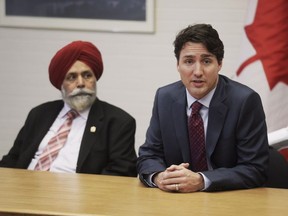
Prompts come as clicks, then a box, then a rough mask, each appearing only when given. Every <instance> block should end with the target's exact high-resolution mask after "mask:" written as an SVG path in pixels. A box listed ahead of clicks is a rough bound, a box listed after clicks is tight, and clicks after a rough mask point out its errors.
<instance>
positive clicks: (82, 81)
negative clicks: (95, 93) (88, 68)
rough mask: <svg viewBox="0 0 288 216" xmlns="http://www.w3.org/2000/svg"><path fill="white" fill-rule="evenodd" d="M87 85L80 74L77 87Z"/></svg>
mask: <svg viewBox="0 0 288 216" xmlns="http://www.w3.org/2000/svg"><path fill="white" fill-rule="evenodd" d="M84 87H85V81H84V79H83V77H82V76H78V78H77V88H84Z"/></svg>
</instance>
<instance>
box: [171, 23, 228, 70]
mask: <svg viewBox="0 0 288 216" xmlns="http://www.w3.org/2000/svg"><path fill="white" fill-rule="evenodd" d="M187 42H193V43H202V44H203V45H204V46H205V47H206V48H207V50H208V51H209V52H210V53H212V54H213V55H215V56H216V58H217V61H218V63H219V64H221V63H222V59H223V57H224V45H223V43H222V41H221V40H220V38H219V35H218V32H217V31H216V30H215V29H214V28H213V27H212V26H211V25H209V24H195V25H189V26H188V27H187V28H185V29H183V30H181V31H180V32H179V33H178V34H177V36H176V39H175V41H174V43H173V44H174V53H175V57H176V59H177V61H179V56H180V52H181V50H182V48H183V46H184V44H185V43H187Z"/></svg>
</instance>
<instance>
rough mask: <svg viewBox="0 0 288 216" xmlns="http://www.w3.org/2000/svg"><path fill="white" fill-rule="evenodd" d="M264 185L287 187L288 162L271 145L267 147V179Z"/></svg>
mask: <svg viewBox="0 0 288 216" xmlns="http://www.w3.org/2000/svg"><path fill="white" fill-rule="evenodd" d="M265 186H266V187H271V188H287V189H288V162H287V161H286V159H285V158H284V157H283V155H281V154H280V153H279V152H278V151H277V150H276V149H275V148H273V147H269V168H268V180H267V182H266V184H265Z"/></svg>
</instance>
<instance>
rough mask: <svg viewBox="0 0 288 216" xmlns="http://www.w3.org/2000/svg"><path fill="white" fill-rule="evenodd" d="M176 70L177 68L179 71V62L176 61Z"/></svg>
mask: <svg viewBox="0 0 288 216" xmlns="http://www.w3.org/2000/svg"><path fill="white" fill-rule="evenodd" d="M177 70H178V72H180V71H179V62H178V61H177Z"/></svg>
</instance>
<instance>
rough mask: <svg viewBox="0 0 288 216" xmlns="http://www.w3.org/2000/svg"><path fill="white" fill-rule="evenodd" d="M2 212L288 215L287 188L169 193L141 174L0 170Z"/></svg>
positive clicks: (176, 215)
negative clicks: (148, 184) (143, 180)
mask: <svg viewBox="0 0 288 216" xmlns="http://www.w3.org/2000/svg"><path fill="white" fill-rule="evenodd" d="M0 191H1V196H0V215H70V216H71V215H133V216H134V215H136V216H138V215H149V216H151V215H152V216H153V215H157V216H159V215H165V216H166V215H173V216H174V215H175V216H182V215H193V216H194V215H195V216H202V215H205V216H206V215H213V216H214V215H216V216H217V215H219V216H225V215H229V216H234V215H241V216H249V215H254V216H257V215H259V216H268V215H271V216H277V215H281V216H283V215H287V213H288V190H285V189H271V188H258V189H250V190H237V191H227V192H217V193H207V192H197V193H187V194H181V193H167V192H163V191H161V190H159V189H156V188H146V187H144V186H143V185H142V184H141V183H140V182H139V179H137V178H129V177H114V176H104V175H88V174H60V173H50V172H36V171H28V170H18V169H7V168H0Z"/></svg>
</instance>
